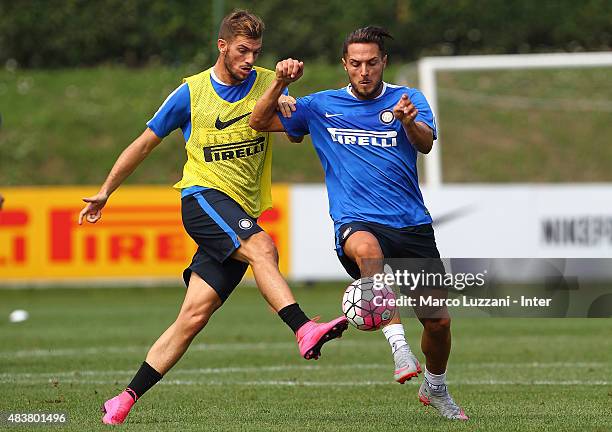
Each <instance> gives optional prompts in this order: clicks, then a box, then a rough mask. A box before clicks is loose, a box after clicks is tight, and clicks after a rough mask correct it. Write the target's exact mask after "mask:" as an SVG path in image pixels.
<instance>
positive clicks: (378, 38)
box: [342, 26, 393, 57]
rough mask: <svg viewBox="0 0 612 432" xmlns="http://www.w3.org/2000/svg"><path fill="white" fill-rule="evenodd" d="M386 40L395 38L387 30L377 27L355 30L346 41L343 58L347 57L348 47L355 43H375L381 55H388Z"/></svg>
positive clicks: (343, 47)
mask: <svg viewBox="0 0 612 432" xmlns="http://www.w3.org/2000/svg"><path fill="white" fill-rule="evenodd" d="M385 38H389V39H393V36H391V34H389V32H388V31H387V30H385V29H384V28H382V27H377V26H367V27H363V28H360V29H357V30H355V31H354V32H352V33H351V34H349V35H348V36H347V37H346V39H344V45H343V46H342V57H344V56H346V53H347V52H348V46H349V45H350V44H354V43H375V44H376V45H378V49H380V52H381V54H382V55H383V56H384V55H385V54H387V50H385Z"/></svg>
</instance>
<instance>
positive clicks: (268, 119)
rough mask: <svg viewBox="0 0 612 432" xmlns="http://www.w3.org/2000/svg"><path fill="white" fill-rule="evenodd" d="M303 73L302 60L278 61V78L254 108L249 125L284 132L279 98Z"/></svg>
mask: <svg viewBox="0 0 612 432" xmlns="http://www.w3.org/2000/svg"><path fill="white" fill-rule="evenodd" d="M303 73H304V63H303V62H301V61H298V60H294V59H287V60H282V61H280V62H278V63H277V64H276V78H275V79H274V81H273V82H272V84H271V85H270V87H268V89H267V90H266V92H265V93H264V94H263V96H262V97H261V98H260V99H259V100H258V101H257V104H256V105H255V108H253V112H252V113H251V117H250V119H249V126H250V127H252V128H253V129H255V130H256V131H260V132H284V131H285V127H284V126H283V124H282V123H281V121H280V119H279V118H278V116H277V115H276V109H277V106H278V98H279V97H280V96H281V94H283V91H284V90H285V88H286V87H287V86H288V85H289V84H290V83H292V82H294V81H297V80H298V79H300V77H301V76H302V74H303Z"/></svg>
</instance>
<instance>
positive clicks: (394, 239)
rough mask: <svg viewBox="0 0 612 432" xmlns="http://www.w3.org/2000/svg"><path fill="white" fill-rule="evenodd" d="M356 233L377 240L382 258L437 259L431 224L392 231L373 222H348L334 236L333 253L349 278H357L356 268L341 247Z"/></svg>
mask: <svg viewBox="0 0 612 432" xmlns="http://www.w3.org/2000/svg"><path fill="white" fill-rule="evenodd" d="M358 231H367V232H369V233H372V234H373V235H374V237H376V239H377V240H378V243H379V244H380V248H381V249H382V253H383V256H384V257H385V258H434V259H436V261H438V260H439V258H440V252H438V247H437V246H436V238H435V235H434V229H433V227H432V226H431V224H425V225H417V226H412V227H406V228H392V227H388V226H385V225H381V224H377V223H374V222H349V223H347V224H344V225H341V226H340V229H339V230H338V232H337V233H336V253H337V254H338V259H339V260H340V263H341V264H342V266H343V267H344V269H345V270H346V272H347V273H348V274H349V275H350V276H351V277H352V278H353V279H359V278H360V277H361V275H360V272H359V267H358V266H357V263H356V262H355V261H353V260H352V259H350V258H349V257H348V256H346V254H345V253H344V250H343V247H344V243H345V242H346V240H347V239H348V238H349V237H350V236H351V235H353V234H355V233H356V232H358ZM440 264H441V261H440ZM442 268H443V267H442Z"/></svg>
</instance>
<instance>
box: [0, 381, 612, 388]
mask: <svg viewBox="0 0 612 432" xmlns="http://www.w3.org/2000/svg"><path fill="white" fill-rule="evenodd" d="M53 382H54V380H49V379H48V380H44V379H39V380H25V381H18V382H15V381H4V380H1V379H0V384H3V383H10V384H12V385H15V384H26V385H27V384H29V385H39V384H49V383H53ZM61 384H80V385H117V381H116V380H79V379H66V380H62V381H61ZM160 384H162V385H169V386H247V387H251V386H268V387H270V386H271V387H278V386H288V387H363V386H373V385H384V386H390V385H397V383H395V382H394V381H392V380H387V381H282V380H260V381H216V380H211V381H195V380H163V381H160ZM408 384H410V385H413V386H415V387H416V385H417V384H418V382H417V381H414V382H412V381H410V382H409V383H408ZM448 384H449V385H479V386H488V385H529V386H534V385H535V386H577V385H588V386H607V385H612V381H580V380H569V381H568V380H566V381H555V380H533V381H530V380H449V381H448Z"/></svg>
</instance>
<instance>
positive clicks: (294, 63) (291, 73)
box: [276, 58, 304, 84]
mask: <svg viewBox="0 0 612 432" xmlns="http://www.w3.org/2000/svg"><path fill="white" fill-rule="evenodd" d="M303 73H304V62H301V61H299V60H294V59H291V58H289V59H287V60H281V61H279V62H278V63H276V79H277V80H280V81H282V82H283V83H285V84H290V83H292V82H295V81H297V80H298V79H300V77H301V76H302V74H303Z"/></svg>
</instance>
